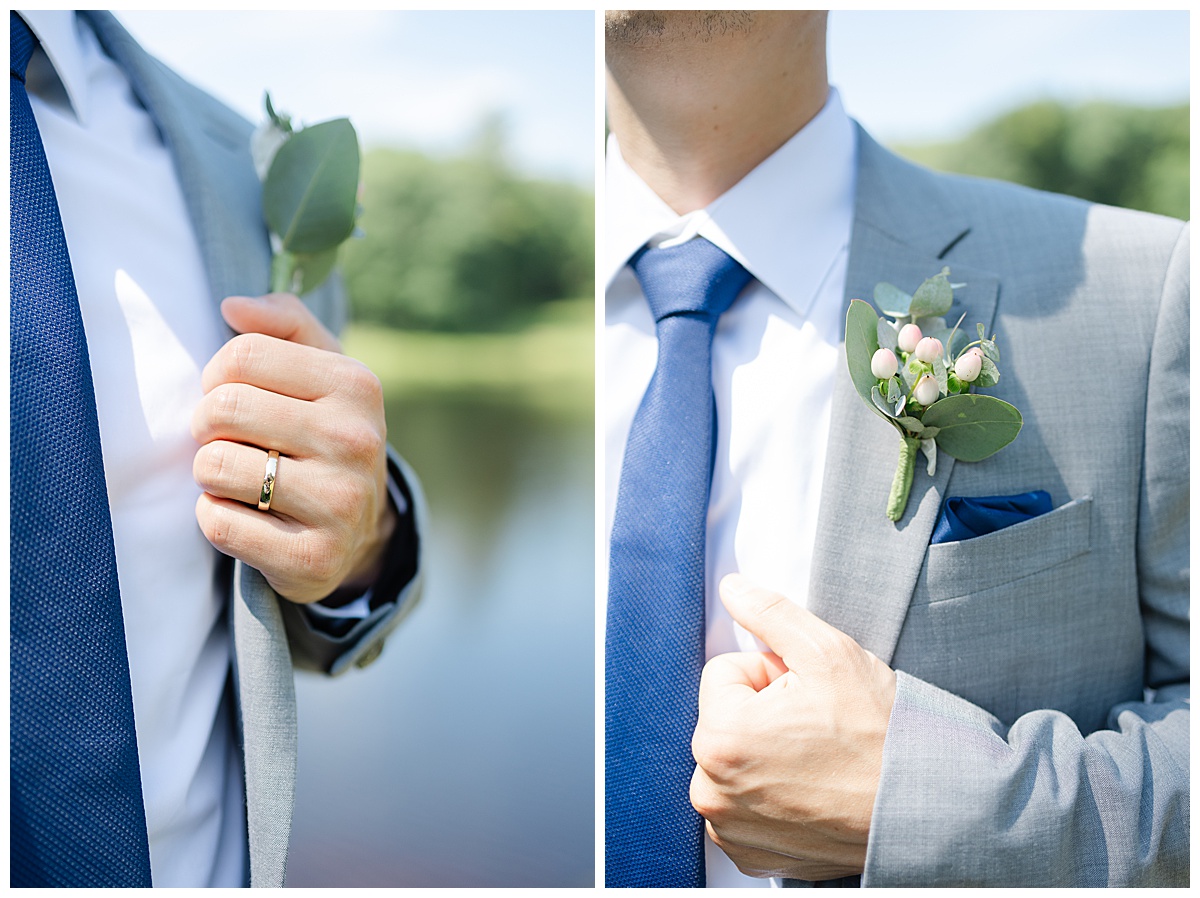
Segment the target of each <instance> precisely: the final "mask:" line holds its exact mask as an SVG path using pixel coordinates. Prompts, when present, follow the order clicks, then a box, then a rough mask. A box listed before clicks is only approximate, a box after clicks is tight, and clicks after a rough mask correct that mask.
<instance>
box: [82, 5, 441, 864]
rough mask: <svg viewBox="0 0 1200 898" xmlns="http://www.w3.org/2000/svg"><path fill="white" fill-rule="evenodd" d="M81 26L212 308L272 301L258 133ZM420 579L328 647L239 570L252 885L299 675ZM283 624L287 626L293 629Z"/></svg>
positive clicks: (234, 590) (96, 19)
mask: <svg viewBox="0 0 1200 898" xmlns="http://www.w3.org/2000/svg"><path fill="white" fill-rule="evenodd" d="M83 15H85V16H87V18H88V21H89V22H90V24H91V25H92V27H93V28H94V29H95V31H96V34H97V36H98V37H99V39H100V43H101V45H102V46H103V47H104V50H105V52H106V53H108V54H109V55H110V56H111V57H112V58H113V59H115V60H116V61H117V63H118V64H119V65H121V67H122V68H123V69H124V70H125V72H126V74H127V75H128V76H129V79H130V81H131V82H132V84H133V87H134V91H135V92H136V94H137V96H138V99H139V100H141V102H142V104H143V105H144V106H145V107H146V109H147V111H149V113H150V115H151V117H152V118H153V119H154V121H155V122H156V123H157V124H158V127H159V130H160V131H161V133H162V136H163V140H164V141H165V143H166V145H167V147H168V149H169V150H170V151H171V153H172V154H173V156H174V158H175V164H176V168H177V170H178V173H179V179H180V182H181V183H182V186H183V193H184V197H185V199H186V200H187V203H188V208H189V211H190V212H191V217H192V223H193V225H194V227H195V231H196V236H197V238H198V240H199V242H200V247H201V250H202V253H203V256H204V262H205V267H206V270H207V273H208V281H209V288H210V291H211V293H212V298H213V302H214V303H219V302H220V301H221V300H222V299H223V298H224V297H226V296H229V295H234V294H237V295H251V296H254V295H258V294H260V293H263V292H265V290H266V288H267V285H268V283H269V272H270V257H271V250H270V243H269V240H268V236H267V231H266V226H265V225H264V223H263V214H262V208H261V197H262V186H261V184H260V183H259V181H258V177H257V175H256V174H255V171H254V166H253V164H252V162H251V159H250V143H249V141H250V133H251V131H252V130H253V129H252V126H251V125H250V124H249V123H248V122H246V121H245V120H244V119H242V118H241V117H240V116H238V115H236V114H235V113H233V112H232V111H231V110H229V109H228V108H226V107H225V106H223V105H222V104H220V103H218V102H217V101H216V100H214V99H213V98H212V97H210V96H209V95H208V94H206V93H204V92H203V91H201V90H199V89H198V88H196V87H194V86H193V85H191V84H189V83H187V82H186V81H184V80H183V79H182V78H180V77H179V76H178V75H176V74H175V73H174V72H172V71H171V70H170V69H168V68H167V67H166V66H164V65H163V64H162V63H160V62H159V61H158V60H156V59H154V58H153V57H152V56H150V55H149V54H147V53H146V52H145V51H144V50H142V48H141V47H140V46H138V44H137V42H136V41H134V39H133V38H132V37H131V36H130V35H129V33H128V32H126V31H125V29H124V28H122V27H121V25H120V24H119V23H118V22H117V21H116V19H114V18H113V17H112V16H111V15H110V14H109V13H105V12H88V13H83ZM305 301H306V302H307V303H308V305H309V306H310V308H312V309H313V311H314V312H315V313H316V314H317V315H318V317H320V318H321V320H322V321H323V322H324V323H325V324H326V326H328V327H329V328H330V329H331V330H334V331H335V332H336V331H337V330H338V329H339V328H340V327H341V325H342V324H343V322H344V307H343V302H342V297H341V295H340V291H339V290H337V289H336V288H335V287H326V288H324V289H322V290H318V291H315V292H314V293H313V294H311V295H310V296H307V297H305ZM391 461H392V464H393V469H394V470H395V469H399V471H400V472H401V474H402V476H403V478H404V480H405V482H406V484H407V486H408V489H409V491H410V492H411V494H412V497H413V500H414V501H413V503H412V506H413V514H414V515H415V517H416V526H417V528H418V532H421V531H422V530H423V523H424V519H425V507H424V503H423V499H422V497H421V493H420V486H419V484H418V482H417V480H416V478H415V477H414V476H413V473H412V471H411V470H409V469H408V468H407V466H406V465H405V464H404V462H403V461H402V460H401V459H399V458H398V457H397V456H396V455H395V454H394V453H393V454H392V456H391ZM422 570H423V566H422V564H421V559H420V558H419V557H418V559H417V576H416V577H414V578H413V580H412V581H410V582H409V584H408V585H407V586H406V587H405V588H404V590H403V591H402V592H401V594H400V595H399V597H398V598H397V600H396V601H395V602H393V603H388V604H385V605H383V606H381V607H379V608H377V609H376V610H375V611H374V612H373V613H372V614H371V615H370V617H369V618H367V619H366V620H364V621H362V622H361V623H359V624H358V625H356V626H355V628H354V629H353V630H352V631H351V632H350V633H348V634H346V635H345V636H343V637H340V638H332V637H329V636H327V635H325V634H324V633H322V632H320V631H318V630H316V629H314V628H313V627H312V626H310V624H309V619H308V617H307V615H306V614H304V612H303V611H302V610H301V609H300V608H298V607H297V606H295V605H293V604H292V603H290V602H287V601H284V600H282V599H280V598H279V596H278V595H276V594H275V592H274V591H273V590H272V589H271V588H270V586H268V585H267V582H266V580H265V579H264V578H263V577H262V575H261V574H259V573H258V572H257V571H255V570H253V569H252V568H249V567H246V566H244V565H242V564H241V563H240V562H238V563H236V564H235V565H234V572H233V578H232V583H231V589H230V627H231V632H232V635H233V647H234V685H235V690H234V691H235V696H236V699H237V705H238V719H239V724H240V736H241V740H242V749H243V755H244V760H245V773H246V817H247V824H248V831H249V838H250V879H251V884H252V885H255V886H281V885H283V880H284V874H285V871H286V865H287V848H288V836H289V833H290V831H291V821H292V803H293V797H294V793H295V778H296V696H295V688H294V684H293V676H292V671H293V663H295V666H298V667H310V668H317V669H322V670H325V671H327V672H330V673H335V674H336V673H340V672H341V671H344V670H346V669H347V668H348V667H350V666H352V665H359V666H363V665H365V664H368V663H370V661H371V660H373V659H374V658H375V657H377V656H378V654H379V650H380V648H381V646H382V641H383V638H384V637H385V636H386V635H387V633H388V632H390V630H391V629H392V628H393V627H395V625H396V624H397V623H398V622H399V621H400V619H401V618H402V617H403V615H404V614H406V613H407V612H408V611H409V610H410V609H411V608H412V607H413V605H415V604H416V601H417V598H418V596H419V592H420V581H421V571H422ZM285 615H286V616H288V617H289V618H290V619H289V620H288V621H287V622H286V626H285ZM289 635H290V637H291V638H290V645H289Z"/></svg>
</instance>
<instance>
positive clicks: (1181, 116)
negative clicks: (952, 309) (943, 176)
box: [894, 101, 1191, 219]
mask: <svg viewBox="0 0 1200 898" xmlns="http://www.w3.org/2000/svg"><path fill="white" fill-rule="evenodd" d="M1189 112H1190V107H1189V105H1188V104H1183V105H1178V106H1169V107H1158V108H1147V107H1141V106H1129V105H1123V104H1118V103H1109V102H1092V103H1084V104H1079V105H1067V104H1064V103H1060V102H1055V101H1043V102H1037V103H1032V104H1029V105H1027V106H1022V107H1021V108H1019V109H1015V110H1013V111H1011V112H1009V113H1007V114H1005V115H1002V116H1000V117H998V118H996V119H994V120H993V121H990V122H988V123H986V124H984V125H982V126H980V127H978V128H976V129H975V130H973V131H971V132H970V133H969V134H967V135H966V136H965V137H963V138H962V139H960V140H955V141H951V142H946V143H929V144H918V145H912V144H910V145H901V146H896V147H894V149H895V150H896V151H897V152H899V153H900V154H901V155H903V156H906V157H907V158H909V159H912V160H913V161H914V162H919V163H921V164H922V165H927V166H929V167H931V168H935V169H939V170H941V171H949V172H959V173H962V174H968V175H980V176H983V177H988V178H999V179H1002V180H1005V181H1015V182H1017V183H1019V184H1025V185H1027V186H1029V187H1036V188H1038V189H1040V190H1050V191H1053V192H1055V193H1066V194H1070V195H1071V196H1077V197H1081V198H1083V199H1087V200H1092V201H1094V202H1099V203H1107V204H1109V205H1113V206H1125V207H1127V208H1131V209H1141V210H1143V211H1147V212H1157V213H1159V214H1162V215H1170V216H1173V217H1175V218H1182V219H1188V218H1190V213H1191V206H1190V200H1189V189H1190V181H1189V159H1190V155H1189V154H1190V141H1189Z"/></svg>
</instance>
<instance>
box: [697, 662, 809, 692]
mask: <svg viewBox="0 0 1200 898" xmlns="http://www.w3.org/2000/svg"><path fill="white" fill-rule="evenodd" d="M785 673H787V665H786V664H784V663H783V659H782V658H780V657H779V656H778V655H773V654H770V653H767V652H727V653H726V654H724V655H717V656H716V657H715V658H712V659H711V660H710V661H709V662H708V663H707V664H705V665H704V670H703V671H702V672H701V674H700V701H701V702H702V703H703V701H704V696H705V694H706V693H709V694H713V693H716V692H718V691H721V690H726V689H729V688H737V687H742V688H747V689H752V690H753V691H755V692H759V691H760V690H762V689H765V688H766V687H767V686H768V685H770V683H771V682H772V681H773V680H774V679H775V678H776V677H779V676H781V675H782V674H785Z"/></svg>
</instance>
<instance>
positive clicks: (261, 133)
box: [250, 119, 290, 181]
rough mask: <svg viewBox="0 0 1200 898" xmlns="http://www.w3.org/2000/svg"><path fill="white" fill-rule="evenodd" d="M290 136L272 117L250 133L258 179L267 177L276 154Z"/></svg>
mask: <svg viewBox="0 0 1200 898" xmlns="http://www.w3.org/2000/svg"><path fill="white" fill-rule="evenodd" d="M289 136H290V135H289V134H287V133H285V132H284V131H283V130H282V129H281V128H280V127H279V126H278V125H276V124H275V123H274V122H273V121H271V120H270V119H268V120H267V121H265V122H262V123H261V124H260V125H259V126H258V127H257V128H255V129H254V133H253V134H251V135H250V157H251V159H253V161H254V170H255V171H256V172H258V180H260V181H265V180H266V179H267V172H269V171H270V170H271V163H272V162H274V161H275V154H276V153H278V152H279V148H280V147H282V146H283V145H284V144H285V143H287V141H288V137H289Z"/></svg>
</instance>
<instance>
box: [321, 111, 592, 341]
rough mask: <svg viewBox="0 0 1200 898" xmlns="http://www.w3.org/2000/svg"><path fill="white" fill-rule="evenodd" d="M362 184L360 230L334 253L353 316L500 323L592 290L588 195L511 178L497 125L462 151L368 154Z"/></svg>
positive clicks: (425, 325) (462, 327) (433, 326)
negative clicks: (440, 155)
mask: <svg viewBox="0 0 1200 898" xmlns="http://www.w3.org/2000/svg"><path fill="white" fill-rule="evenodd" d="M363 182H364V197H363V206H364V212H363V217H362V219H361V225H362V228H363V230H364V232H365V236H364V237H363V238H362V239H360V240H352V241H349V242H348V243H347V244H346V246H345V247H344V249H343V251H342V257H341V268H342V273H343V276H344V278H345V281H346V287H347V292H348V293H349V296H350V307H351V313H352V315H353V317H354V318H355V319H356V320H359V321H370V322H375V323H379V324H386V325H390V326H392V327H404V328H415V329H426V330H449V331H487V330H498V329H503V328H505V327H509V326H513V325H517V324H519V323H520V322H521V320H522V319H523V318H524V317H525V316H526V315H527V314H528V313H529V312H530V311H531V310H533V309H534V308H535V307H536V306H537V305H539V304H540V303H544V302H547V301H550V300H555V299H566V298H574V297H580V296H590V295H592V292H593V265H594V258H595V256H594V243H595V226H594V210H595V200H594V197H593V196H592V194H591V192H590V191H586V190H584V189H582V188H580V187H577V186H574V185H571V184H565V183H556V182H551V181H539V180H534V179H529V178H525V177H522V176H520V175H519V174H517V173H515V172H514V171H513V170H512V168H511V167H510V166H509V164H508V163H507V161H506V159H505V155H504V138H503V123H502V122H500V121H498V120H492V119H489V120H487V121H485V122H484V123H483V125H482V126H481V128H480V130H479V132H478V136H477V139H476V141H475V142H474V146H473V148H472V150H471V152H470V153H469V154H468V155H465V156H462V157H459V158H451V159H434V158H430V157H428V156H425V155H423V154H421V153H417V152H412V151H403V150H387V149H380V150H374V151H371V152H368V153H367V154H366V155H365V156H364V159H363Z"/></svg>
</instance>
